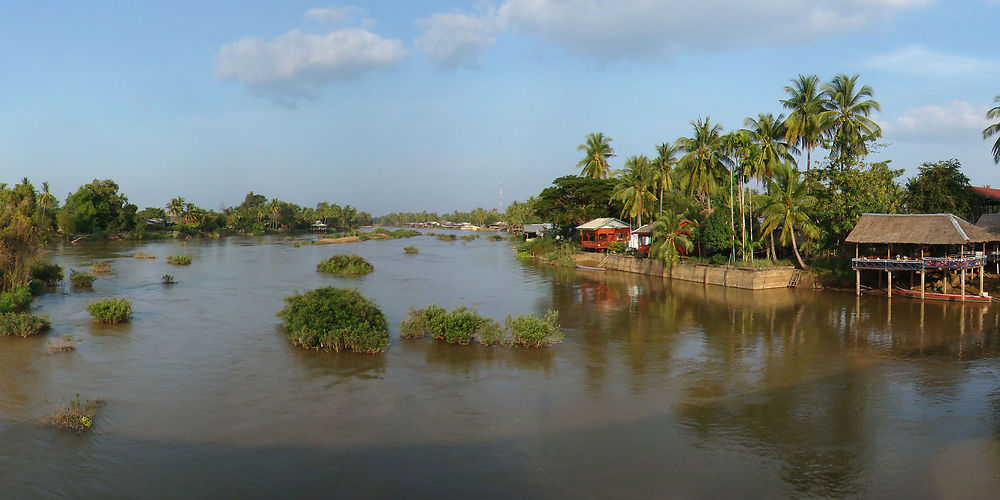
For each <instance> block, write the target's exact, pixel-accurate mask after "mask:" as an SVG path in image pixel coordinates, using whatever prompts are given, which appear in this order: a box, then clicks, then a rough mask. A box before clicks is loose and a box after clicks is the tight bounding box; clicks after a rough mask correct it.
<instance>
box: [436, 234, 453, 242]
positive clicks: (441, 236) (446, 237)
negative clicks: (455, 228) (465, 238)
mask: <svg viewBox="0 0 1000 500" xmlns="http://www.w3.org/2000/svg"><path fill="white" fill-rule="evenodd" d="M437 239H439V240H441V241H455V240H457V239H458V236H455V235H454V234H439V235H437Z"/></svg>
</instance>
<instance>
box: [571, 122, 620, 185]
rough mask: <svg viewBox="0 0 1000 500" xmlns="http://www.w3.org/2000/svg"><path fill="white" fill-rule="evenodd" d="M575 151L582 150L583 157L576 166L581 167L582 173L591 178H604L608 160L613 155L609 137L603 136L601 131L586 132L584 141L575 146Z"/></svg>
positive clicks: (607, 168)
mask: <svg viewBox="0 0 1000 500" xmlns="http://www.w3.org/2000/svg"><path fill="white" fill-rule="evenodd" d="M576 150H577V151H583V152H584V156H583V159H582V160H580V161H579V162H578V163H577V164H576V166H577V168H582V169H583V175H584V176H586V177H588V178H591V179H605V178H607V177H608V172H609V171H610V170H611V166H610V165H608V160H609V159H611V157H613V156H615V150H614V148H612V147H611V138H610V137H605V135H604V134H603V133H601V132H597V133H590V134H587V138H586V142H584V143H583V144H580V145H578V146H577V147H576Z"/></svg>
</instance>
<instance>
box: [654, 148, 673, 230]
mask: <svg viewBox="0 0 1000 500" xmlns="http://www.w3.org/2000/svg"><path fill="white" fill-rule="evenodd" d="M675 165H677V148H676V147H674V145H673V144H668V143H665V142H664V143H663V144H660V145H659V146H656V158H654V159H653V182H654V184H655V186H656V187H657V188H659V190H660V197H659V199H660V211H659V214H660V215H663V191H664V190H667V191H671V190H673V189H674V183H673V180H672V179H671V178H670V174H671V172H672V171H673V169H674V166H675Z"/></svg>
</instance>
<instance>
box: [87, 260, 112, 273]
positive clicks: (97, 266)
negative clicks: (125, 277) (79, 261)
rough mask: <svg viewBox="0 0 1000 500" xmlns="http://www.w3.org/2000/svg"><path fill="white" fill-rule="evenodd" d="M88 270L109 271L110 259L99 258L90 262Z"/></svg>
mask: <svg viewBox="0 0 1000 500" xmlns="http://www.w3.org/2000/svg"><path fill="white" fill-rule="evenodd" d="M90 270H91V271H93V272H95V273H110V272H111V261H110V260H99V261H97V262H92V263H91V264H90Z"/></svg>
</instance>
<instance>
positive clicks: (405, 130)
mask: <svg viewBox="0 0 1000 500" xmlns="http://www.w3.org/2000/svg"><path fill="white" fill-rule="evenodd" d="M998 21H1000V0H955V1H943V0H942V1H933V0H757V1H755V2H746V1H744V0H701V1H699V2H688V1H657V0H617V1H615V2H610V1H596V0H499V1H493V2H489V1H472V2H447V1H425V2H421V1H411V2H390V1H375V2H361V1H358V2H354V3H315V2H301V1H295V0H289V1H282V2H274V1H266V2H262V1H255V0H241V1H232V2H227V1H214V2H213V1H197V2H195V1H183V0H175V1H170V2H153V1H148V2H120V1H107V2H104V1H90V2H70V1H66V2H57V1H39V2H0V47H2V49H0V182H8V183H13V182H17V181H18V180H20V179H21V178H22V177H28V178H29V179H30V180H31V181H33V182H34V183H35V184H36V185H40V184H41V182H42V181H48V182H49V184H50V186H51V190H52V192H53V193H55V194H56V195H57V196H58V197H59V198H60V199H63V200H64V199H65V197H66V195H68V194H69V193H70V192H72V191H75V190H76V189H77V188H78V187H79V186H80V185H82V184H85V183H87V182H90V181H91V180H93V179H95V178H100V179H106V178H110V179H113V180H115V181H116V182H117V183H118V184H119V186H121V189H122V191H123V192H124V193H125V195H127V196H128V197H129V199H130V201H132V202H133V203H135V204H137V205H138V206H139V207H140V208H142V207H146V206H161V207H162V206H163V205H165V204H166V202H167V201H169V200H170V199H171V198H173V197H175V196H183V197H185V198H186V199H187V200H188V201H190V202H193V203H195V204H197V205H199V206H202V207H205V208H212V209H218V208H220V207H222V206H229V205H236V204H239V203H240V202H241V201H242V200H243V198H244V196H245V194H246V193H247V192H249V191H254V192H257V193H262V194H265V195H267V196H269V197H277V198H280V199H282V200H286V201H291V202H295V203H299V204H302V205H307V206H314V205H315V204H316V203H317V202H319V201H329V202H335V203H340V204H351V205H354V206H355V207H358V208H359V209H361V210H365V211H368V212H370V213H372V214H374V215H379V214H384V213H388V212H395V211H421V210H428V211H437V212H441V213H443V212H450V211H452V210H469V209H472V208H475V207H480V206H482V207H487V208H490V207H497V206H498V205H499V203H500V198H499V190H500V184H501V183H502V185H503V203H504V205H506V204H508V203H509V202H510V201H512V200H525V199H527V198H528V197H529V196H532V195H536V194H537V193H538V192H540V191H541V190H542V189H543V188H544V187H546V186H547V185H549V184H550V183H551V181H552V179H554V178H556V177H559V176H562V175H569V174H573V173H577V172H579V169H577V168H576V164H577V162H578V161H579V160H580V158H581V153H580V152H578V151H577V150H576V146H577V145H578V144H580V143H581V142H583V141H584V138H585V136H586V134H588V133H591V132H603V133H604V134H605V135H607V136H610V137H611V138H612V139H613V142H612V145H613V146H614V148H615V150H616V153H617V156H616V157H615V158H614V159H613V161H612V167H615V168H618V167H621V166H622V164H623V163H624V161H625V159H626V158H627V157H628V156H631V155H637V154H645V155H648V156H650V157H652V156H655V151H654V147H655V146H656V145H657V144H660V143H662V142H672V141H673V140H675V139H676V138H677V137H681V136H685V135H688V134H689V133H690V131H691V122H692V121H693V120H695V119H697V118H699V117H705V116H708V117H710V118H711V119H712V121H713V122H718V123H719V124H721V125H722V126H723V127H724V128H725V129H726V130H735V129H739V128H741V127H743V122H744V120H745V119H746V118H747V117H750V116H753V117H756V116H757V114H758V113H773V114H775V115H777V114H779V113H782V112H783V110H782V108H781V104H780V102H779V100H780V99H782V98H784V97H785V93H784V90H783V89H784V86H785V85H788V84H789V81H790V80H791V79H792V78H794V77H795V76H797V75H798V74H816V75H819V77H820V78H821V80H823V81H827V80H829V79H831V78H832V77H833V76H834V75H836V74H840V73H844V74H849V75H854V74H859V75H860V82H861V83H863V84H867V85H870V86H871V87H872V89H873V90H874V94H875V99H876V100H877V101H878V102H879V103H880V104H881V107H882V112H881V113H880V114H878V115H877V116H876V117H875V119H876V120H877V121H878V122H879V123H880V124H881V126H882V129H883V138H882V140H881V142H882V143H884V144H885V146H884V147H881V148H879V150H878V151H877V152H876V153H875V154H873V156H872V157H871V158H870V159H871V160H891V161H892V166H893V167H894V168H902V169H905V170H906V173H905V174H904V177H903V179H905V178H907V177H910V176H913V175H915V173H916V172H917V169H918V167H919V166H920V164H921V163H923V162H932V161H939V160H947V159H951V158H956V159H958V160H959V161H960V162H961V164H962V166H963V170H964V172H965V173H966V175H968V176H969V177H970V178H971V179H972V182H973V183H974V184H977V185H992V186H994V187H996V186H1000V181H998V180H997V174H998V173H1000V166H997V165H995V164H994V163H993V161H992V155H991V154H990V145H991V144H992V140H990V141H986V140H983V138H982V130H983V128H985V127H986V126H987V125H988V121H987V120H986V118H985V114H986V111H987V109H989V108H990V107H992V106H993V98H994V96H997V95H1000V54H998V53H997V52H996V41H997V30H998V29H1000V28H998V24H1000V23H998ZM819 151H820V150H817V152H819ZM816 156H817V155H816V153H814V158H813V159H814V161H815V160H816ZM803 163H804V160H803Z"/></svg>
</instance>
